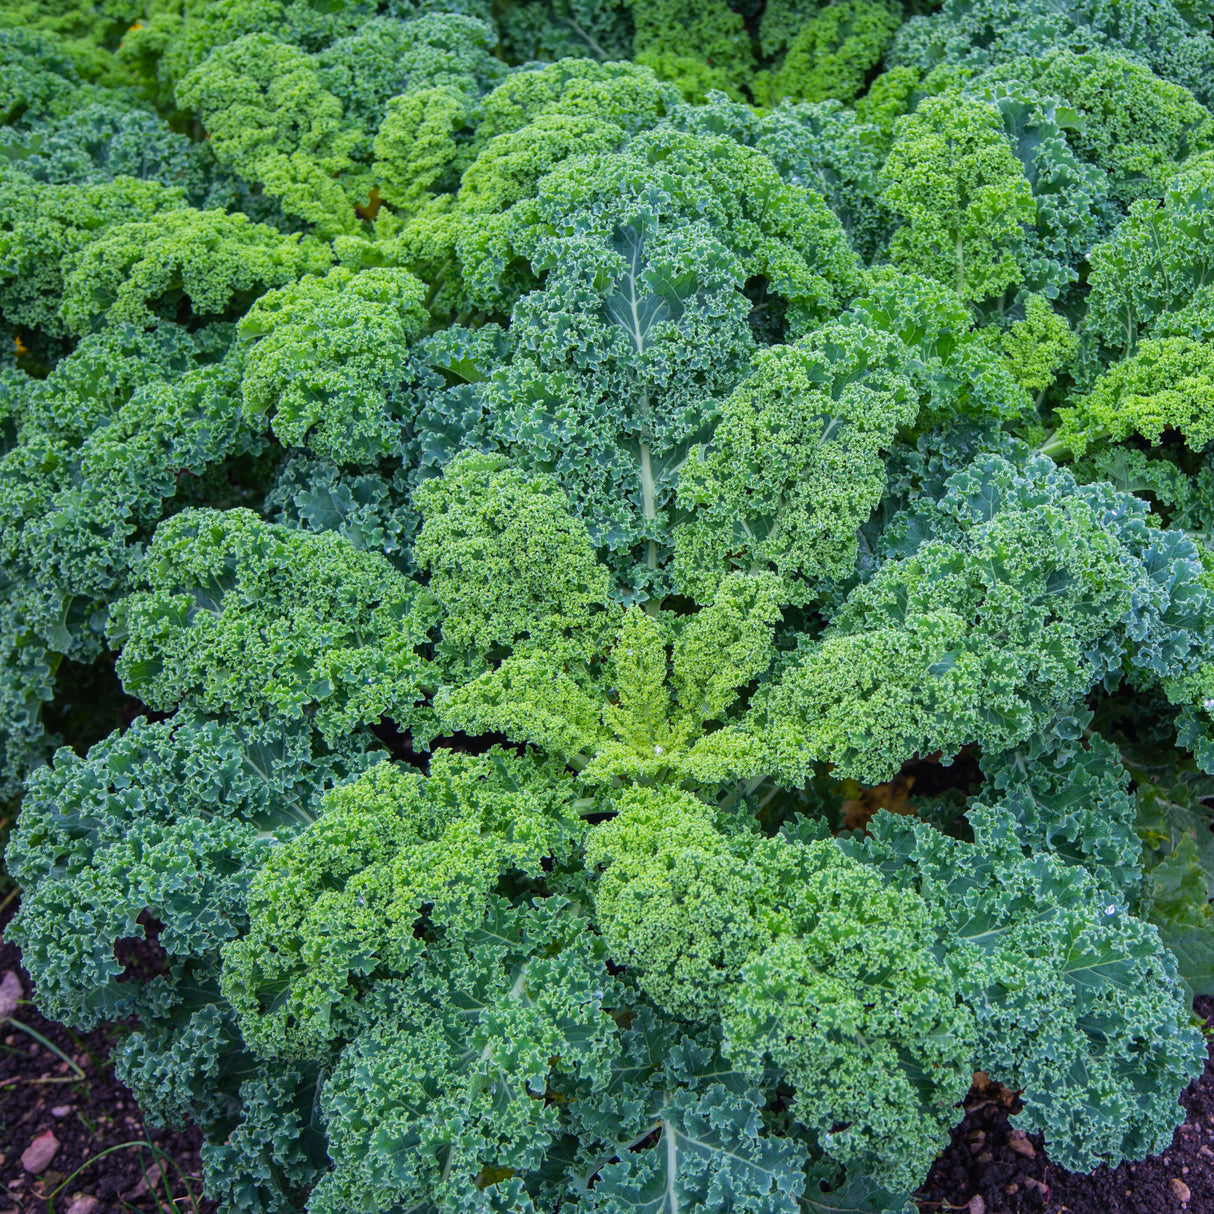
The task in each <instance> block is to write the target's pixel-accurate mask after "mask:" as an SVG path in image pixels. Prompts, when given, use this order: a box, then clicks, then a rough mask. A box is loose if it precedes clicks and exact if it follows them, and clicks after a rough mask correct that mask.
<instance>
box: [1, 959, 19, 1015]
mask: <svg viewBox="0 0 1214 1214" xmlns="http://www.w3.org/2000/svg"><path fill="white" fill-rule="evenodd" d="M20 1002H21V979H20V978H18V977H17V975H16V974H14V973H13V971H12V970H5V971H4V977H3V978H0V1020H7V1019H8V1018H9V1017H10V1016H11V1015H12V1014H13V1013H14V1012H15V1011H16V1010H17V1004H19V1003H20Z"/></svg>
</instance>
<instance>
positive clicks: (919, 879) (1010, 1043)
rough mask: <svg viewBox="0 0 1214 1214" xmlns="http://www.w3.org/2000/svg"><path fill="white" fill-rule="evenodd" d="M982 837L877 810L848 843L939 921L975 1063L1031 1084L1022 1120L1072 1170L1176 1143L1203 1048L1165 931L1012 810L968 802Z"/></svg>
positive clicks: (1024, 1088) (1025, 1088)
mask: <svg viewBox="0 0 1214 1214" xmlns="http://www.w3.org/2000/svg"><path fill="white" fill-rule="evenodd" d="M969 816H970V822H971V824H972V825H973V827H974V831H975V835H976V841H975V843H973V844H966V843H962V842H960V841H958V840H956V839H950V838H948V837H947V836H945V835H944V834H942V833H940V832H939V831H935V830H933V829H932V828H931V827H929V826H927V825H926V824H913V825H912V824H909V823H908V820H907V819H906V818H905V817H896V816H894V815H890V814H880V815H878V817H877V818H876V819H874V821H873V823H872V824H871V829H872V831H873V835H872V837H871V839H870V840H868V841H861V840H856V841H854V842H853V843H851V844H848V845H847V847H848V850H850V851H851V852H852V853H853V854H855V855H856V856H857V857H859V858H862V859H865V860H867V861H868V862H870V863H876V864H878V865H879V866H880V868H881V869H882V870H883V872H884V873H885V874H886V876H887V879H888V880H890V881H891V882H893V883H894V884H895V885H897V886H901V887H903V888H907V889H913V890H916V891H918V892H919V893H920V894H921V896H923V897H924V898H925V899H926V900H927V901H928V902H929V904H930V905H931V906H932V907H933V909H934V911H935V913H936V915H938V916H939V920H940V922H941V925H942V927H943V928H944V930H945V931H946V932H947V933H948V937H947V938H948V939H949V940H950V945H949V948H948V952H947V953H946V964H947V965H948V966H949V968H950V969H951V970H952V972H953V973H954V975H955V976H956V981H957V983H958V987H959V990H960V992H961V994H962V997H963V998H964V999H965V1001H966V1002H967V1003H969V1004H970V1005H971V1006H972V1007H973V1008H974V1010H975V1015H976V1024H977V1032H978V1045H977V1050H976V1053H975V1055H974V1065H975V1066H976V1067H978V1068H980V1069H982V1070H984V1071H986V1072H987V1073H988V1074H990V1075H991V1076H992V1077H993V1078H995V1079H998V1080H999V1081H1000V1082H1002V1083H1005V1084H1007V1085H1008V1086H1010V1087H1014V1088H1016V1089H1018V1090H1020V1091H1021V1092H1022V1095H1021V1099H1022V1100H1023V1101H1024V1106H1025V1108H1024V1111H1023V1112H1022V1113H1020V1114H1019V1115H1018V1116H1017V1118H1016V1121H1017V1123H1018V1124H1019V1125H1020V1126H1021V1127H1023V1128H1024V1129H1026V1130H1028V1131H1029V1132H1034V1131H1040V1132H1044V1134H1045V1138H1046V1145H1047V1147H1048V1149H1049V1152H1050V1156H1051V1158H1053V1159H1056V1160H1058V1161H1059V1163H1060V1164H1061V1165H1062V1166H1063V1167H1067V1168H1071V1169H1073V1170H1077V1171H1083V1170H1089V1171H1090V1170H1091V1169H1092V1168H1094V1167H1096V1166H1098V1165H1099V1164H1102V1163H1108V1164H1110V1165H1113V1166H1116V1164H1118V1163H1120V1162H1121V1161H1122V1160H1123V1159H1139V1158H1142V1157H1143V1156H1145V1155H1149V1154H1151V1153H1152V1152H1158V1151H1160V1150H1164V1149H1166V1147H1167V1145H1168V1144H1169V1143H1170V1142H1171V1141H1172V1134H1173V1132H1174V1130H1175V1128H1176V1126H1177V1125H1178V1124H1179V1123H1180V1122H1181V1121H1182V1120H1183V1118H1184V1110H1183V1108H1182V1107H1181V1105H1180V1102H1179V1099H1178V1098H1179V1096H1180V1093H1181V1092H1182V1091H1183V1090H1184V1089H1185V1087H1186V1086H1188V1084H1189V1083H1190V1082H1192V1080H1193V1078H1194V1077H1195V1076H1196V1075H1198V1074H1200V1073H1201V1069H1202V1067H1203V1066H1204V1062H1205V1054H1206V1047H1205V1042H1204V1040H1203V1039H1202V1037H1201V1033H1200V1030H1199V1029H1198V1028H1197V1027H1196V1026H1195V1024H1194V1023H1193V1021H1192V1018H1191V1015H1190V1012H1189V1009H1188V1000H1187V997H1186V995H1185V994H1184V991H1183V988H1182V987H1181V985H1180V983H1179V982H1178V980H1177V973H1176V961H1175V959H1174V958H1173V957H1172V955H1171V954H1170V953H1169V952H1168V950H1167V949H1166V948H1165V947H1164V945H1163V944H1162V942H1161V941H1160V937H1159V933H1158V932H1157V931H1156V929H1155V928H1154V927H1152V926H1150V925H1149V924H1147V923H1146V922H1144V921H1143V920H1141V919H1138V918H1136V917H1135V916H1134V915H1132V914H1130V913H1129V911H1128V910H1127V908H1126V904H1125V903H1124V902H1123V901H1122V900H1121V899H1120V898H1118V897H1117V896H1116V895H1113V894H1110V893H1109V892H1107V891H1106V890H1102V889H1101V888H1100V886H1099V885H1098V884H1097V883H1096V881H1095V880H1094V879H1093V878H1092V876H1091V875H1090V874H1088V873H1086V872H1084V871H1083V869H1082V868H1080V867H1079V866H1076V865H1070V864H1065V863H1063V862H1062V861H1061V860H1060V859H1058V858H1057V857H1054V856H1050V855H1036V856H1030V857H1026V856H1025V855H1024V853H1023V851H1022V849H1021V844H1020V840H1019V838H1018V836H1017V832H1016V828H1015V823H1014V821H1013V819H1012V817H1011V815H1010V814H1008V813H1006V812H1004V811H998V810H986V809H980V808H973V809H971V810H970V815H969Z"/></svg>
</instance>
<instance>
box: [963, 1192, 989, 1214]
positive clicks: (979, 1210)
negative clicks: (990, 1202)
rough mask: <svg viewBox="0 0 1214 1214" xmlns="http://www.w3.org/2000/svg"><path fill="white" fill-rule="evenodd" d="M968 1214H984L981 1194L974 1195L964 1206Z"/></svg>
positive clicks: (984, 1203)
mask: <svg viewBox="0 0 1214 1214" xmlns="http://www.w3.org/2000/svg"><path fill="white" fill-rule="evenodd" d="M965 1208H966V1210H967V1211H968V1214H986V1201H985V1200H984V1199H983V1196H982V1194H981V1193H975V1194H974V1195H973V1197H971V1198H970V1199H969V1201H968V1202H967V1203H966V1206H965Z"/></svg>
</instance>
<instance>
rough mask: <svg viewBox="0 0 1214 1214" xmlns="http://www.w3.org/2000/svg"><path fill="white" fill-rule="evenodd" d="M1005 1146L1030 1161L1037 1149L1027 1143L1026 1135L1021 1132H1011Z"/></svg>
mask: <svg viewBox="0 0 1214 1214" xmlns="http://www.w3.org/2000/svg"><path fill="white" fill-rule="evenodd" d="M1007 1145H1008V1146H1009V1147H1011V1148H1012V1150H1013V1151H1015V1152H1016V1154H1017V1155H1023V1156H1024V1157H1025V1159H1032V1158H1033V1156H1035V1155H1036V1154H1037V1148H1036V1147H1034V1146H1033V1144H1032V1143H1031V1142H1029V1139H1028V1135H1027V1134H1026V1133H1025V1132H1024V1131H1023V1130H1013V1131H1012V1132H1011V1133H1010V1134H1009V1135H1008V1136H1007Z"/></svg>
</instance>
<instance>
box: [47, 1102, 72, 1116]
mask: <svg viewBox="0 0 1214 1214" xmlns="http://www.w3.org/2000/svg"><path fill="white" fill-rule="evenodd" d="M71 1111H72V1106H71V1105H70V1104H57V1105H55V1107H54V1108H53V1109H51V1116H52V1117H66V1116H67V1115H68V1114H69V1113H70V1112H71Z"/></svg>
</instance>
